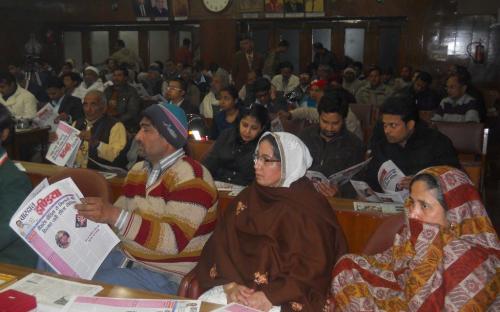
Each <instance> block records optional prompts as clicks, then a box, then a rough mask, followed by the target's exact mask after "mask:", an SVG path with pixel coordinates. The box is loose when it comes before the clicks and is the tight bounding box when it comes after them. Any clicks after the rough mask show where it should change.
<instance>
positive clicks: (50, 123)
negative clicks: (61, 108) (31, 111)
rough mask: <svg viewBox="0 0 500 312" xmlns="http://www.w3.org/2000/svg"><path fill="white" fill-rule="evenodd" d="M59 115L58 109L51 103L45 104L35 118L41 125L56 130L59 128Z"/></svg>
mask: <svg viewBox="0 0 500 312" xmlns="http://www.w3.org/2000/svg"><path fill="white" fill-rule="evenodd" d="M58 116H59V114H58V113H57V110H56V109H55V108H54V106H52V105H51V104H50V103H47V104H45V106H44V107H42V108H40V110H39V111H38V112H37V113H36V116H35V118H34V120H33V122H34V123H36V124H37V125H38V126H39V127H50V131H52V132H54V131H56V129H57V123H56V122H55V120H56V118H57V117H58Z"/></svg>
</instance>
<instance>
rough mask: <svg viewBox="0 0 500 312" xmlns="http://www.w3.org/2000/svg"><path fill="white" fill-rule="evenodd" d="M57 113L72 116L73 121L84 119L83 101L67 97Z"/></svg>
mask: <svg viewBox="0 0 500 312" xmlns="http://www.w3.org/2000/svg"><path fill="white" fill-rule="evenodd" d="M57 112H58V113H59V114H61V113H66V114H67V115H69V116H71V120H72V121H75V120H78V119H80V118H83V105H82V101H81V100H80V99H79V98H77V97H75V96H71V95H65V96H64V98H63V100H62V102H61V105H60V106H59V110H58V111H57Z"/></svg>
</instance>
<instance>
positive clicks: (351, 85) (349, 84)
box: [342, 67, 363, 94]
mask: <svg viewBox="0 0 500 312" xmlns="http://www.w3.org/2000/svg"><path fill="white" fill-rule="evenodd" d="M342 78H343V80H342V87H343V88H344V89H346V90H347V91H349V92H351V94H356V92H358V90H359V88H361V87H362V86H363V82H362V81H361V80H358V79H356V70H354V68H352V67H347V68H346V69H344V74H343V76H342Z"/></svg>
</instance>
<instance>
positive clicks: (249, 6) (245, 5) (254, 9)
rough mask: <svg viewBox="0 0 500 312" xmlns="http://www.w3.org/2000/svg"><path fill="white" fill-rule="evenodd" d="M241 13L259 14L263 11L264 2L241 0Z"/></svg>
mask: <svg viewBox="0 0 500 312" xmlns="http://www.w3.org/2000/svg"><path fill="white" fill-rule="evenodd" d="M238 2H239V3H240V13H259V12H262V11H263V7H264V1H262V0H261V1H256V0H239V1H238Z"/></svg>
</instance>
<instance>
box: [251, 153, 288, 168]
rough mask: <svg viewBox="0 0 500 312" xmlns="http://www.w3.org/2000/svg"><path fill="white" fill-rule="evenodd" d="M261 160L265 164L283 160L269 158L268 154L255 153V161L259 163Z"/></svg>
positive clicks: (268, 164)
mask: <svg viewBox="0 0 500 312" xmlns="http://www.w3.org/2000/svg"><path fill="white" fill-rule="evenodd" d="M259 162H260V163H262V164H263V165H264V166H271V165H272V164H273V163H279V162H281V160H279V159H272V158H269V157H268V156H265V155H262V156H259V155H257V154H254V155H253V163H254V164H257V163H259Z"/></svg>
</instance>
